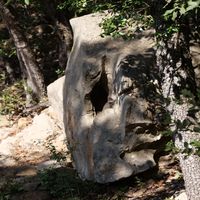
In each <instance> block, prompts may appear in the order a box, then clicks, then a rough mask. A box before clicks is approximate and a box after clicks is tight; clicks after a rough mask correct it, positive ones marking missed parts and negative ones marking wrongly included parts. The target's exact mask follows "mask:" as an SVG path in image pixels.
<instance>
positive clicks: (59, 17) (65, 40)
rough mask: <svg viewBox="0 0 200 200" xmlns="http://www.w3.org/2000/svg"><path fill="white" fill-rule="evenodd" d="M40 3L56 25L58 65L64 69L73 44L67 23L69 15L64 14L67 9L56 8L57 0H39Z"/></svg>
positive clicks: (70, 29) (70, 30)
mask: <svg viewBox="0 0 200 200" xmlns="http://www.w3.org/2000/svg"><path fill="white" fill-rule="evenodd" d="M41 3H42V4H43V5H44V8H45V12H46V14H47V15H48V17H50V18H51V21H52V23H53V25H54V26H55V27H56V32H57V36H58V38H59V66H60V67H61V68H62V69H65V68H66V65H67V61H68V58H69V54H70V51H71V48H72V44H73V36H72V35H73V34H72V28H71V25H70V23H69V16H66V14H67V13H68V11H67V10H65V11H62V10H58V9H56V7H57V3H58V2H55V1H52V0H46V1H41Z"/></svg>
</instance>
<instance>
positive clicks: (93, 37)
mask: <svg viewBox="0 0 200 200" xmlns="http://www.w3.org/2000/svg"><path fill="white" fill-rule="evenodd" d="M103 16H104V15H103ZM103 16H102V14H95V15H86V16H83V17H79V18H75V19H72V20H71V25H72V28H73V32H74V44H73V48H72V52H71V55H70V58H69V61H68V65H67V69H66V75H65V76H66V78H65V83H64V88H63V89H64V94H63V95H64V97H63V105H64V107H63V110H64V126H65V132H66V135H67V140H68V144H69V148H70V150H71V152H72V156H73V160H74V165H75V167H76V169H77V171H78V173H79V174H80V177H81V178H82V179H87V180H93V181H96V182H100V183H106V182H113V181H116V180H119V179H121V178H124V177H128V176H130V175H132V174H137V173H140V172H142V171H145V170H147V169H149V168H151V167H153V166H155V161H154V153H155V151H156V150H155V149H156V148H158V146H157V141H159V139H160V136H159V134H158V129H157V125H156V122H155V121H156V115H155V111H156V110H157V108H158V107H159V106H160V104H161V102H160V97H159V96H160V94H159V91H158V90H157V88H158V84H157V75H158V72H157V69H156V68H155V67H154V66H155V65H154V45H155V43H154V40H153V34H154V31H153V30H147V31H143V32H137V33H136V35H135V39H134V40H132V41H123V40H120V39H118V40H114V39H112V38H102V37H100V33H101V28H100V27H99V23H100V22H101V20H102V17H103Z"/></svg>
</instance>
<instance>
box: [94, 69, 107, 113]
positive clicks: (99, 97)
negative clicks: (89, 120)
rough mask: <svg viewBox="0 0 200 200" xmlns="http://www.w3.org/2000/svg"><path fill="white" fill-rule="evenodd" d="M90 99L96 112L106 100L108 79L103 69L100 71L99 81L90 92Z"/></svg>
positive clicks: (99, 110) (100, 109)
mask: <svg viewBox="0 0 200 200" xmlns="http://www.w3.org/2000/svg"><path fill="white" fill-rule="evenodd" d="M90 100H91V102H92V106H93V108H94V110H95V112H96V113H98V112H101V111H102V110H103V107H104V105H105V104H106V102H107V101H108V79H107V76H106V73H105V71H102V74H101V77H100V79H99V81H98V82H97V83H96V84H95V86H94V87H93V89H92V91H91V92H90Z"/></svg>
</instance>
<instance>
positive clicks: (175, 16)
mask: <svg viewBox="0 0 200 200" xmlns="http://www.w3.org/2000/svg"><path fill="white" fill-rule="evenodd" d="M177 16H178V12H177V11H174V12H173V14H172V20H173V21H174V20H175V19H176V18H177Z"/></svg>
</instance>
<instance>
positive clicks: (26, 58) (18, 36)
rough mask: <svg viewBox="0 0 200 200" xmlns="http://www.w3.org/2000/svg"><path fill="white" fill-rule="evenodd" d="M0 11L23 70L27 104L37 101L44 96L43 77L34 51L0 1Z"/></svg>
mask: <svg viewBox="0 0 200 200" xmlns="http://www.w3.org/2000/svg"><path fill="white" fill-rule="evenodd" d="M0 11H1V16H2V19H3V20H4V22H5V24H6V26H7V28H8V30H9V32H10V35H11V37H12V39H13V41H14V44H15V47H16V51H17V57H18V59H19V62H20V67H21V70H22V72H23V76H24V79H26V83H27V84H26V87H25V89H26V94H27V106H28V104H30V103H32V101H33V100H34V101H35V100H36V101H38V100H40V99H41V98H42V97H44V95H45V85H44V78H43V75H42V73H41V72H40V69H39V67H38V64H37V62H36V59H35V56H34V53H33V51H32V50H31V48H30V47H29V45H28V43H27V41H26V37H25V36H24V35H23V33H22V30H21V29H20V27H19V25H18V24H17V22H16V19H15V17H14V16H13V14H12V13H11V12H10V10H9V9H8V8H7V7H5V6H4V5H3V2H0Z"/></svg>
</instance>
